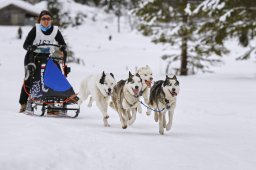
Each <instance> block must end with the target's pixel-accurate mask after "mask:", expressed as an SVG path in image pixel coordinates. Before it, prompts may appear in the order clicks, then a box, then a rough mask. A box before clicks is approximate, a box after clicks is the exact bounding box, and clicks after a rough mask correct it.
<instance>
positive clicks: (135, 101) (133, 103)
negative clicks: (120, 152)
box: [110, 72, 142, 129]
mask: <svg viewBox="0 0 256 170" xmlns="http://www.w3.org/2000/svg"><path fill="white" fill-rule="evenodd" d="M141 89H142V80H141V78H140V77H139V75H138V74H137V75H132V74H131V73H130V72H129V78H128V79H127V80H120V81H119V82H118V83H117V84H116V85H115V87H114V89H113V94H112V102H110V106H111V107H112V108H113V109H115V110H116V111H117V112H118V115H119V118H120V121H121V125H122V128H123V129H126V128H127V126H128V125H131V124H133V123H134V121H135V119H136V113H137V110H138V112H139V113H141V112H142V109H141V105H140V102H139V98H140V93H141ZM130 111H131V112H132V115H131V117H130V116H129V113H130Z"/></svg>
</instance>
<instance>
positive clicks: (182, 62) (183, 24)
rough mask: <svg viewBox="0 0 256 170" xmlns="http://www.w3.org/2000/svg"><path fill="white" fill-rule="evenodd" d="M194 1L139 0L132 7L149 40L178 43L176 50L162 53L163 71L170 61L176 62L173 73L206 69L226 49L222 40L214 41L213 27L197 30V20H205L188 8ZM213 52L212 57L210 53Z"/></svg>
mask: <svg viewBox="0 0 256 170" xmlns="http://www.w3.org/2000/svg"><path fill="white" fill-rule="evenodd" d="M197 5H198V3H197V1H196V0H193V1H191V0H190V1H189V0H178V1H177V0H168V1H166V0H151V1H142V3H141V4H140V6H139V8H137V9H136V10H135V13H136V15H137V16H138V17H139V18H140V19H141V23H140V25H139V30H140V31H142V32H143V34H144V35H147V36H151V37H152V38H153V42H155V43H163V44H168V45H170V46H178V47H179V49H180V50H179V51H180V52H179V54H178V53H177V52H176V53H175V52H173V51H171V50H170V52H169V54H166V55H164V56H162V59H164V60H167V61H168V65H167V69H166V73H167V74H168V73H170V70H169V67H170V64H172V65H174V64H177V63H179V66H178V67H177V68H174V69H175V70H176V74H180V75H188V74H194V73H195V72H196V71H198V70H201V71H203V72H206V71H209V66H210V65H214V64H217V63H219V62H220V61H221V60H220V59H218V58H217V57H216V56H221V55H222V54H223V53H226V52H227V49H226V48H224V46H223V44H221V43H219V44H216V43H215V42H214V39H215V37H216V36H217V30H216V31H215V32H214V31H212V32H211V34H209V32H208V31H206V30H205V31H200V27H201V21H202V20H206V19H207V18H204V17H203V16H202V15H201V14H200V13H197V14H193V13H192V11H193V9H195V7H196V6H197ZM212 53H214V54H216V56H215V57H213V56H212V55H211V54H212Z"/></svg>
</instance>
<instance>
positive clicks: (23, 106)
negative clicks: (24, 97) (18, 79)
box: [19, 103, 27, 113]
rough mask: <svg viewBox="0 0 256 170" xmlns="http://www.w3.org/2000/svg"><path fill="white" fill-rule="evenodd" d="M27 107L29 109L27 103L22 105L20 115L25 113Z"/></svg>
mask: <svg viewBox="0 0 256 170" xmlns="http://www.w3.org/2000/svg"><path fill="white" fill-rule="evenodd" d="M26 107H27V104H26V103H25V104H21V105H20V111H19V113H23V112H25V110H26Z"/></svg>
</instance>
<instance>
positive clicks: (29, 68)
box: [27, 63, 36, 75]
mask: <svg viewBox="0 0 256 170" xmlns="http://www.w3.org/2000/svg"><path fill="white" fill-rule="evenodd" d="M27 70H28V71H29V73H30V75H33V74H34V72H35V70H36V65H35V64H34V63H29V64H28V65H27Z"/></svg>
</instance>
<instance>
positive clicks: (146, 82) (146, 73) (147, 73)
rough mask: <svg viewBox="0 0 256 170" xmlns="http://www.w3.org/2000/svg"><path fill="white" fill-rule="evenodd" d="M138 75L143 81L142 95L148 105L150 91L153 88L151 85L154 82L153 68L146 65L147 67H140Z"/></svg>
mask: <svg viewBox="0 0 256 170" xmlns="http://www.w3.org/2000/svg"><path fill="white" fill-rule="evenodd" d="M136 74H139V75H140V78H141V79H142V92H141V95H142V96H143V98H144V101H145V103H146V104H148V103H149V99H148V98H149V89H150V88H151V84H152V81H153V73H152V70H151V68H150V67H149V66H148V65H146V66H145V67H140V68H139V69H138V70H137V72H136Z"/></svg>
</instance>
